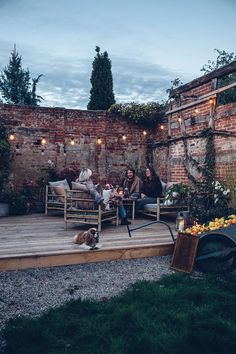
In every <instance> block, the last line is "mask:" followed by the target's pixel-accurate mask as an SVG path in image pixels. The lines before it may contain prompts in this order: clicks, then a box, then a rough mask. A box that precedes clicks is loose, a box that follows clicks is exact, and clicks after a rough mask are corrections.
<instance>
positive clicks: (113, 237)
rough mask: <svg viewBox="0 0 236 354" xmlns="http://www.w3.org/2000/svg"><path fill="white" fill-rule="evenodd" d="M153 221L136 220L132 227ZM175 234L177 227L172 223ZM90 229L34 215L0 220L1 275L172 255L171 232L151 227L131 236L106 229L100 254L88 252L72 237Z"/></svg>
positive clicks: (121, 230) (112, 227) (108, 226)
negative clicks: (36, 269)
mask: <svg viewBox="0 0 236 354" xmlns="http://www.w3.org/2000/svg"><path fill="white" fill-rule="evenodd" d="M150 221H152V220H150V219H136V220H133V222H132V225H131V227H135V226H139V225H142V224H146V223H148V222H150ZM169 225H170V226H171V228H172V230H174V223H173V221H172V222H169ZM88 228H89V226H88V225H78V224H72V223H69V224H68V227H67V229H65V227H64V220H63V217H62V216H45V215H42V214H32V215H24V216H16V217H13V216H10V217H1V218H0V246H1V247H0V271H5V270H15V269H25V268H35V267H51V266H61V265H71V264H80V263H90V262H101V261H110V260H117V259H130V258H141V257H152V256H164V255H167V254H171V253H172V252H173V247H174V245H173V241H172V238H171V235H170V232H169V230H168V228H167V227H166V226H165V225H163V224H154V225H153V224H152V225H149V226H147V227H145V228H143V229H139V230H136V231H133V232H132V237H131V238H130V237H129V235H128V231H127V227H126V226H118V227H116V226H115V225H114V224H111V223H107V224H104V225H103V228H102V231H101V232H100V245H102V246H101V248H100V249H98V250H93V251H88V250H84V249H81V248H80V247H79V246H78V245H75V244H74V243H73V236H74V235H75V234H76V233H77V232H78V231H80V230H87V229H88Z"/></svg>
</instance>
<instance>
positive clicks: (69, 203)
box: [64, 190, 119, 231]
mask: <svg viewBox="0 0 236 354" xmlns="http://www.w3.org/2000/svg"><path fill="white" fill-rule="evenodd" d="M64 221H65V228H67V224H68V223H78V224H89V225H96V226H97V228H98V231H101V228H102V223H103V222H105V221H115V223H116V226H118V223H119V216H118V208H117V207H114V209H111V210H102V208H101V205H97V203H96V202H95V200H94V199H93V197H92V196H91V195H90V194H89V193H88V192H84V191H80V190H69V191H66V198H65V205H64Z"/></svg>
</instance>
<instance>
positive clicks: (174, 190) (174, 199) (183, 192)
mask: <svg viewBox="0 0 236 354" xmlns="http://www.w3.org/2000/svg"><path fill="white" fill-rule="evenodd" d="M189 192H190V187H189V186H188V185H186V184H183V183H175V184H173V185H172V186H171V187H169V188H168V189H167V191H166V196H165V199H166V201H167V202H169V203H170V205H174V204H179V205H186V204H188V197H189Z"/></svg>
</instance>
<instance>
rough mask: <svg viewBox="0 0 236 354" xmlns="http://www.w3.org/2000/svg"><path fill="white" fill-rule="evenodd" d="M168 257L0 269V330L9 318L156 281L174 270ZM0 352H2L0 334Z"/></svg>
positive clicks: (35, 314)
mask: <svg viewBox="0 0 236 354" xmlns="http://www.w3.org/2000/svg"><path fill="white" fill-rule="evenodd" d="M170 259H171V258H170V257H169V256H165V257H150V258H140V259H132V260H122V261H110V262H101V263H90V264H80V265H73V266H63V267H52V268H40V269H39V268H37V269H27V270H17V271H8V272H0V330H2V329H3V328H4V326H5V324H6V322H7V321H8V320H9V319H11V318H15V317H18V316H22V315H27V316H30V317H34V316H39V315H41V314H42V313H43V312H44V311H45V310H47V309H49V308H53V307H58V306H60V305H62V304H64V303H65V302H67V301H69V300H75V299H78V298H81V299H95V300H100V299H104V298H109V297H112V296H114V295H117V294H119V293H121V292H122V291H124V290H125V289H127V287H128V286H129V285H131V284H133V283H135V282H136V281H138V280H158V279H160V278H161V277H162V276H163V275H167V274H172V273H173V272H174V271H173V270H171V269H170ZM0 353H1V354H2V353H4V343H3V340H2V338H1V336H0Z"/></svg>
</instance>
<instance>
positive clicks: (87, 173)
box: [76, 168, 105, 208]
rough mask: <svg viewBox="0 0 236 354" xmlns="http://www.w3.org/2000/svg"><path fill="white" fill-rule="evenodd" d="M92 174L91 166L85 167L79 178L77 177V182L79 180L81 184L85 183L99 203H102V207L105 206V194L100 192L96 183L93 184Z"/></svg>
mask: <svg viewBox="0 0 236 354" xmlns="http://www.w3.org/2000/svg"><path fill="white" fill-rule="evenodd" d="M91 176H92V171H91V170H90V169H89V168H83V169H82V170H81V172H80V174H79V178H77V180H76V182H79V183H81V184H84V185H85V186H86V188H87V190H88V192H89V194H91V195H92V196H93V197H94V199H95V201H96V202H97V204H101V206H102V208H105V205H104V204H103V200H104V198H103V196H102V194H100V193H99V192H98V191H97V189H96V188H95V185H94V184H93V181H92V180H91Z"/></svg>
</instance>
